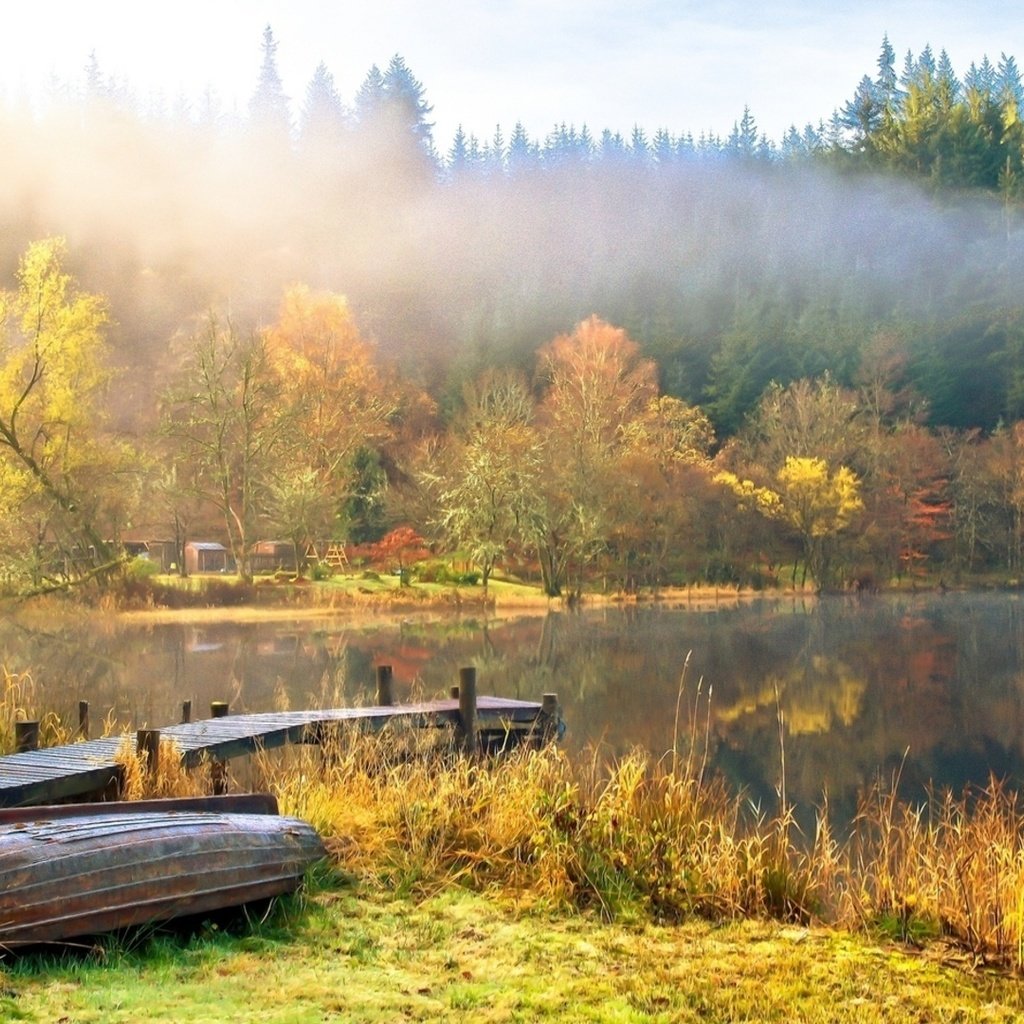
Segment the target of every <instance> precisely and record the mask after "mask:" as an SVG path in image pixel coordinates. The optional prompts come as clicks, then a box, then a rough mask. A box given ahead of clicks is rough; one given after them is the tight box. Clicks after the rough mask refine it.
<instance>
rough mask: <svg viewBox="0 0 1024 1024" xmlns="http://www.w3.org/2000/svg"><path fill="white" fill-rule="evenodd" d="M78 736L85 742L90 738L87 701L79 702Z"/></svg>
mask: <svg viewBox="0 0 1024 1024" xmlns="http://www.w3.org/2000/svg"><path fill="white" fill-rule="evenodd" d="M78 735H79V736H80V737H81V738H82V739H83V740H87V739H88V738H89V702H88V701H87V700H80V701H79V702H78Z"/></svg>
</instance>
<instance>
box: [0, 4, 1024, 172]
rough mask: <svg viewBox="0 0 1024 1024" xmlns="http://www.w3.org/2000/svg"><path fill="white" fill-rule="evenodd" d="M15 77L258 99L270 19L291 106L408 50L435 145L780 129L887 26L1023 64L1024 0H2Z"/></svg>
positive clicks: (837, 93) (13, 81)
mask: <svg viewBox="0 0 1024 1024" xmlns="http://www.w3.org/2000/svg"><path fill="white" fill-rule="evenodd" d="M3 13H4V19H3V22H4V24H3V32H2V34H0V89H2V90H3V91H4V92H5V93H6V94H7V95H8V96H10V97H19V96H21V95H29V96H32V95H36V94H38V93H39V92H40V91H41V90H42V89H44V88H45V85H46V83H47V82H48V81H51V80H52V79H53V78H54V77H55V78H57V79H59V80H62V81H65V82H72V83H80V82H81V81H82V78H83V71H84V68H85V65H86V63H87V62H88V60H89V55H90V53H95V55H96V59H97V61H98V63H99V67H100V70H101V72H102V73H103V74H104V75H106V76H109V77H113V78H114V79H117V80H119V81H123V82H127V83H128V84H129V85H130V86H131V87H132V89H133V91H134V92H135V93H136V94H137V95H138V96H139V97H140V98H142V99H146V98H147V97H150V96H151V95H156V94H159V95H162V96H164V97H166V98H167V99H168V100H173V99H174V98H175V97H177V96H179V95H183V96H185V97H187V98H189V99H191V100H198V98H199V97H201V96H202V94H203V93H204V91H205V90H207V89H208V88H210V89H212V90H213V91H214V92H215V93H216V94H217V96H218V97H219V98H220V100H221V101H222V103H223V104H224V106H225V107H229V108H230V107H231V106H232V105H237V106H238V107H239V109H240V110H243V111H244V109H245V106H246V104H247V102H248V99H249V97H250V96H251V94H252V92H253V90H254V88H255V85H256V78H257V74H258V71H259V66H260V60H261V51H260V46H261V42H262V35H263V29H264V27H265V26H266V25H268V24H269V25H270V26H271V28H272V30H273V32H274V36H275V38H276V40H277V43H278V50H277V61H278V69H279V71H280V73H281V78H282V81H283V83H284V88H285V92H286V93H287V94H288V96H289V97H290V98H291V100H292V104H293V110H294V111H295V112H296V113H297V112H298V110H299V109H300V108H301V104H302V100H303V97H304V96H305V91H306V86H307V85H308V83H309V80H310V78H311V77H312V75H313V72H314V70H315V68H316V67H317V65H318V64H319V63H320V62H321V61H322V62H324V63H325V64H326V66H327V68H328V69H329V70H330V71H331V73H332V74H333V76H334V79H335V83H336V85H337V87H338V91H339V93H340V95H341V97H342V99H343V101H345V102H346V103H349V102H351V100H352V98H353V97H354V95H355V92H356V90H357V89H358V87H359V85H360V83H361V82H362V81H363V79H364V78H365V77H366V73H367V71H369V69H370V67H371V66H372V65H374V64H376V65H377V66H379V67H380V68H381V69H383V68H385V67H386V66H387V63H388V62H389V60H390V59H391V57H392V56H393V55H395V54H396V53H397V54H400V55H401V56H402V57H403V58H404V59H405V62H406V64H407V65H408V67H409V68H410V70H411V71H412V72H413V74H414V75H416V77H417V78H418V79H419V80H420V81H421V82H422V84H423V86H424V88H425V96H426V99H427V101H428V102H429V103H430V104H432V106H433V108H434V109H433V113H432V115H431V119H432V121H433V122H434V126H435V127H434V139H435V144H436V145H437V147H438V149H439V150H440V151H441V152H444V151H446V150H447V148H448V146H449V145H450V143H451V139H452V137H453V135H454V133H455V130H456V128H457V126H458V125H460V124H461V125H462V126H463V128H464V130H465V131H466V133H467V134H471V133H472V134H475V135H476V136H477V137H478V138H479V139H481V140H486V139H489V138H491V136H492V135H493V133H494V130H495V126H496V125H498V124H500V125H501V126H502V130H503V133H504V137H505V139H506V140H507V139H508V137H509V135H510V134H511V131H512V128H513V127H514V125H515V124H516V122H517V121H521V122H522V123H523V125H524V126H525V128H526V129H527V132H528V133H529V134H530V136H531V137H533V138H537V139H543V137H544V136H545V135H546V134H547V133H548V132H549V131H550V130H551V129H552V128H553V127H554V126H555V125H557V124H560V123H563V122H564V123H566V124H571V125H575V126H576V127H577V128H580V127H582V126H583V125H584V124H586V125H587V126H588V127H589V129H590V131H591V133H592V134H594V135H597V134H599V133H600V131H601V130H602V129H604V128H610V129H612V130H613V131H620V132H622V133H623V135H625V136H627V137H628V136H629V134H630V133H631V132H632V130H633V127H634V126H637V125H638V126H640V127H642V128H643V129H644V130H645V131H646V132H647V134H648V136H651V135H653V134H654V132H655V131H656V130H657V129H659V128H666V129H668V130H669V131H670V132H671V133H672V134H673V135H676V134H680V133H682V132H687V131H689V132H692V133H693V135H694V136H698V135H699V134H700V133H701V132H712V133H716V134H720V135H728V133H729V131H730V130H731V129H732V127H733V125H734V124H735V123H736V122H737V121H738V120H739V119H740V118H741V117H742V115H743V110H744V108H745V107H749V108H750V110H751V113H752V114H753V116H754V119H755V122H756V124H757V126H758V128H759V130H760V131H761V132H763V133H765V134H766V135H768V137H769V138H771V139H773V140H775V141H778V139H779V138H780V137H781V135H782V133H783V132H784V131H785V130H786V128H787V127H789V125H790V124H795V125H796V126H797V127H798V128H802V127H803V126H804V125H805V124H806V123H807V122H811V123H814V124H817V122H818V121H820V120H827V119H828V118H829V116H830V115H831V113H832V111H833V110H834V109H835V108H837V107H839V106H841V105H842V104H843V103H844V102H845V101H846V100H847V99H849V98H850V97H851V96H852V95H853V92H854V90H855V88H856V85H857V83H858V81H859V80H860V78H861V77H862V76H863V75H865V74H869V75H874V73H875V70H876V61H877V58H878V54H879V50H880V47H881V41H882V37H883V34H888V37H889V40H890V42H891V43H892V45H893V47H894V48H895V50H896V53H897V69H899V68H900V67H902V63H903V55H904V54H905V53H906V51H907V50H908V49H910V50H913V51H914V53H915V54H917V53H919V52H920V51H921V49H923V47H924V46H925V45H926V44H929V45H931V47H932V48H933V50H934V51H935V53H936V54H938V52H939V51H940V50H941V49H943V48H944V49H946V50H947V52H948V53H949V56H950V58H951V59H952V61H953V66H954V69H955V70H956V71H957V73H958V74H960V75H963V73H964V72H965V71H966V70H967V68H968V66H969V65H970V63H971V61H976V62H980V60H981V59H982V57H983V56H984V55H986V54H987V55H988V56H989V58H990V59H991V60H992V62H993V63H996V62H997V61H998V59H999V56H1000V54H1001V53H1003V52H1006V53H1008V54H1012V55H1013V56H1015V57H1016V58H1017V61H1018V64H1021V65H1022V66H1024V4H1021V3H1019V0H974V2H972V3H967V2H966V0H907V2H903V0H888V2H885V0H846V2H844V3H838V4H833V3H827V2H826V0H783V2H777V0H762V2H760V3H751V2H750V0H705V2H693V0H629V2H627V0H619V2H612V0H478V2H465V0H430V2H429V3H428V2H425V0H375V2H373V3H355V2H352V0H349V2H347V3H346V2H344V0H334V2H333V3H332V2H330V0H326V2H325V0H286V2H281V0H201V2H200V0H176V2H175V3H173V4H161V5H157V4H154V3H152V2H146V0H106V2H104V0H36V2H35V3H28V2H18V3H17V5H15V4H14V3H7V4H4V12H3Z"/></svg>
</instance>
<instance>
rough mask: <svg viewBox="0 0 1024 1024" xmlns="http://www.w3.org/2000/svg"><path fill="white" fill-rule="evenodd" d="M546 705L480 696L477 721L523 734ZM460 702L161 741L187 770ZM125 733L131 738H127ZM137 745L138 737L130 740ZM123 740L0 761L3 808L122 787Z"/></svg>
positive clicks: (225, 726) (244, 721)
mask: <svg viewBox="0 0 1024 1024" xmlns="http://www.w3.org/2000/svg"><path fill="white" fill-rule="evenodd" d="M541 709H542V705H540V704H538V703H535V702H533V701H523V700H513V699H507V698H502V697H480V698H479V699H478V702H477V718H478V723H479V726H480V728H481V730H482V731H494V730H501V729H503V728H504V729H507V730H509V731H511V732H515V733H517V734H518V733H522V732H523V731H528V730H529V728H530V727H531V726H532V725H534V724H537V723H539V721H540V715H541ZM458 716H459V703H458V701H457V700H454V699H451V698H446V699H444V700H436V701H419V702H416V703H412V704H396V705H367V706H365V707H348V708H324V709H321V710H312V711H282V712H259V713H256V714H252V715H228V716H226V717H222V718H205V719H200V720H198V721H195V722H188V723H181V724H177V725H170V726H167V727H166V728H164V729H161V730H160V735H161V737H164V738H167V739H173V740H174V742H175V744H176V745H177V747H178V749H179V751H180V752H181V756H182V762H183V764H185V765H186V767H195V766H196V765H198V764H200V763H201V762H202V761H203V760H204V759H209V760H218V761H227V760H230V759H231V758H233V757H240V756H243V755H246V754H252V753H254V752H255V751H257V750H264V749H267V750H269V749H274V748H276V747H281V746H284V745H286V744H288V743H303V742H317V741H318V740H319V739H320V737H321V736H322V735H324V734H325V732H326V731H327V730H328V727H329V726H330V725H331V724H334V723H343V722H359V723H361V724H362V725H363V726H365V727H369V728H372V729H381V728H383V727H384V726H385V725H387V724H388V723H390V722H405V723H407V724H411V725H413V726H418V727H424V726H445V727H449V726H452V725H454V724H456V723H457V722H458ZM126 735H127V734H126ZM127 738H128V741H129V742H130V743H131V744H132V746H133V748H134V737H132V736H130V735H128V736H127ZM124 741H125V736H108V737H103V738H101V739H96V740H80V741H78V742H76V743H70V744H67V745H64V746H60V747H46V748H43V749H41V750H32V751H23V752H21V753H17V754H9V755H8V756H6V757H0V807H25V806H32V805H34V804H46V803H54V802H58V801H61V800H67V799H72V798H75V797H81V796H86V795H88V794H92V793H95V792H97V791H98V790H102V789H105V788H106V787H107V786H108V785H111V784H112V783H117V782H118V780H119V778H120V775H121V768H120V766H119V765H118V763H117V760H116V757H117V752H118V749H119V748H120V746H121V744H122V743H123V742H124Z"/></svg>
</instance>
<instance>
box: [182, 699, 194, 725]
mask: <svg viewBox="0 0 1024 1024" xmlns="http://www.w3.org/2000/svg"><path fill="white" fill-rule="evenodd" d="M191 721H192V701H190V700H183V701H182V702H181V724H182V725H188V723H189V722H191Z"/></svg>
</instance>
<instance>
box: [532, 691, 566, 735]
mask: <svg viewBox="0 0 1024 1024" xmlns="http://www.w3.org/2000/svg"><path fill="white" fill-rule="evenodd" d="M561 717H562V712H561V711H560V710H559V707H558V694H557V693H545V694H544V696H543V697H542V698H541V705H540V714H539V715H538V716H537V724H538V725H539V726H540V739H541V743H550V742H551V741H552V740H553V739H557V737H558V723H559V721H560V720H561Z"/></svg>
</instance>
